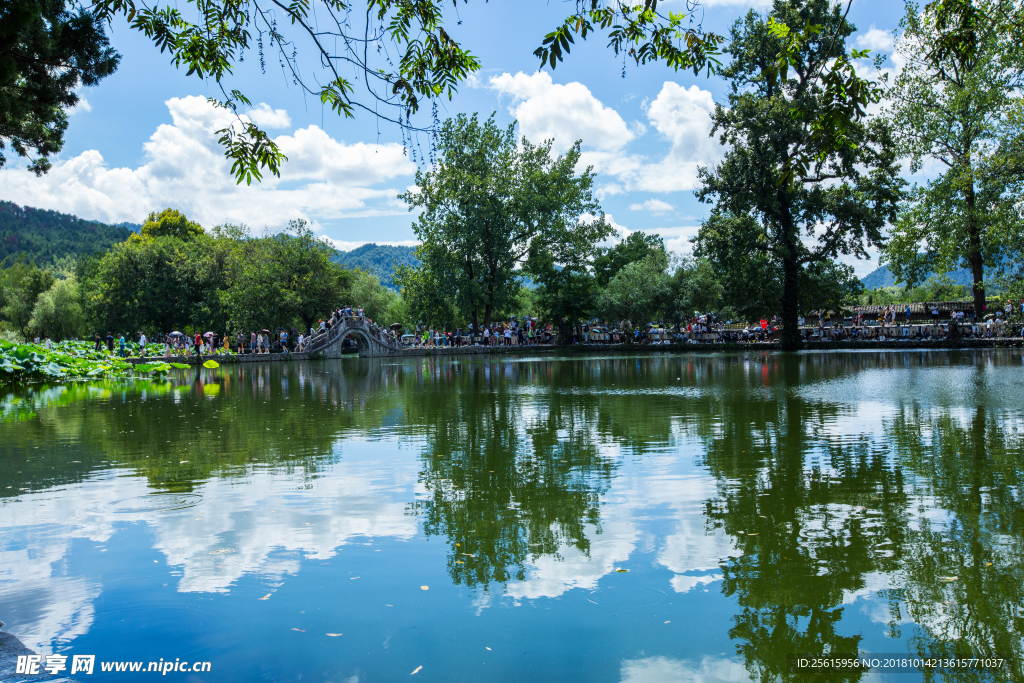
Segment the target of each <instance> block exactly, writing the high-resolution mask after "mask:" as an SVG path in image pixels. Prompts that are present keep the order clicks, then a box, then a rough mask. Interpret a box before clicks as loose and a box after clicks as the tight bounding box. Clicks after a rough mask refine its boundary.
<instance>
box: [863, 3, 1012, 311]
mask: <svg viewBox="0 0 1024 683" xmlns="http://www.w3.org/2000/svg"><path fill="white" fill-rule="evenodd" d="M986 4H987V3H980V5H981V6H985V5H986ZM989 9H990V10H991V9H992V7H989ZM944 11H945V12H946V13H945V14H944V13H943V12H944ZM950 11H953V6H952V4H950V3H947V4H946V6H944V7H936V6H928V7H926V8H924V9H922V8H920V7H918V5H917V4H915V3H913V2H908V3H907V12H906V16H905V17H904V19H903V21H902V23H901V28H902V29H903V35H902V36H901V38H900V42H899V44H898V46H897V49H898V51H899V53H900V54H901V55H902V57H903V59H904V60H905V61H906V65H905V66H904V68H903V69H902V70H901V72H900V73H899V74H898V75H897V77H896V79H895V81H894V83H893V87H892V89H891V91H890V99H891V103H892V104H891V107H890V114H891V118H892V121H893V127H894V131H895V133H896V137H897V139H898V141H899V143H900V146H901V151H902V152H903V153H904V154H906V155H907V156H908V157H909V158H910V161H911V170H913V171H919V170H921V168H922V165H923V163H924V162H925V161H934V162H937V164H938V165H939V167H940V169H942V170H941V172H940V173H939V174H938V175H937V176H936V177H934V178H933V179H931V180H930V181H928V182H927V183H925V184H924V185H921V186H917V187H915V188H914V190H913V192H912V193H911V195H910V197H909V199H908V201H907V202H906V203H905V204H904V205H903V206H902V207H901V210H900V213H899V217H898V220H897V221H896V223H895V225H894V227H893V230H891V233H890V235H891V239H890V242H889V244H888V247H887V248H886V250H885V252H884V254H883V258H884V260H885V261H887V262H888V263H889V264H890V267H891V269H892V271H893V272H894V273H895V275H896V277H897V279H899V280H903V281H906V282H907V284H908V285H909V286H914V285H916V284H917V283H919V282H921V281H923V280H924V279H925V278H926V277H927V276H928V274H929V273H932V272H938V273H945V272H948V271H953V270H956V269H957V268H959V267H961V266H966V267H968V268H969V269H970V270H971V273H972V276H973V295H974V305H975V308H976V310H978V311H981V310H982V309H983V306H984V303H985V286H984V271H985V268H986V267H993V266H999V265H1001V264H1002V263H1003V262H1004V260H1005V259H1006V258H1007V256H1008V255H1009V254H1011V253H1013V252H1014V251H1015V250H1014V249H1013V248H1012V244H1013V239H1012V237H1011V236H1012V235H1014V234H1020V232H1021V225H1022V221H1021V217H1020V211H1019V209H1018V208H1017V206H1016V204H1017V201H1018V198H1019V196H1020V194H1019V189H1020V187H1019V182H1020V181H1019V178H1020V177H1021V176H1020V170H1021V168H1022V167H1024V166H1022V165H1021V164H1020V162H1019V161H1017V160H1016V158H1017V153H1016V151H1015V150H1016V148H1017V146H1018V145H1017V144H1016V143H1015V142H1014V141H1015V140H1016V139H1019V134H1018V132H1017V126H1016V125H1015V122H1014V117H1013V111H1014V109H1015V108H1019V107H1020V106H1021V104H1022V103H1021V99H1020V87H1021V85H1022V84H1024V71H1022V69H1021V61H1020V56H1021V55H1020V47H1019V46H1018V45H1016V44H1015V42H1014V41H1015V37H1016V36H1017V35H1019V32H1018V31H1014V30H1012V26H1011V25H1010V24H1009V22H1008V21H1006V20H1005V19H1004V20H1002V21H1000V22H997V23H994V24H993V23H990V22H985V21H982V20H981V17H978V16H975V17H974V19H971V21H974V22H976V23H978V26H977V27H976V29H977V30H976V31H975V32H974V34H973V37H968V36H967V35H966V34H964V33H963V32H962V28H963V27H962V26H961V25H960V22H962V21H966V20H968V17H966V16H960V15H958V16H957V17H953V16H951V15H950V14H948V12H950ZM958 11H960V12H961V14H963V13H964V12H966V11H967V6H966V5H965V6H963V7H960V8H959V10H958Z"/></svg>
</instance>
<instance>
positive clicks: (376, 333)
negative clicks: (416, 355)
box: [306, 316, 401, 352]
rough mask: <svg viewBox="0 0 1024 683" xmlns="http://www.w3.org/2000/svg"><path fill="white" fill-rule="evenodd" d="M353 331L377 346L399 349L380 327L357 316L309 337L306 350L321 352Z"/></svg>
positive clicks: (344, 319) (396, 343)
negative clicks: (361, 334) (356, 331)
mask: <svg viewBox="0 0 1024 683" xmlns="http://www.w3.org/2000/svg"><path fill="white" fill-rule="evenodd" d="M353 330H359V331H360V332H362V333H363V334H365V335H366V336H367V337H369V338H370V339H372V340H373V341H375V342H377V343H378V344H383V345H384V346H387V347H388V348H391V349H399V348H401V345H400V344H399V343H398V342H397V341H396V340H394V339H392V338H391V337H389V336H387V335H385V334H384V332H383V330H382V329H381V328H380V327H377V326H376V325H370V324H367V322H366V318H364V317H359V316H346V317H344V318H342V319H341V320H339V321H338V322H337V323H335V325H334V326H333V327H329V328H327V329H326V330H324V331H322V332H317V333H316V334H314V335H313V336H311V337H310V338H309V341H307V342H306V350H307V351H309V352H316V351H322V350H323V349H325V348H327V347H328V346H330V345H331V344H333V343H334V342H335V341H338V340H339V339H340V338H342V337H344V336H345V335H347V334H348V333H349V332H351V331H353Z"/></svg>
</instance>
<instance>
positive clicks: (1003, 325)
mask: <svg viewBox="0 0 1024 683" xmlns="http://www.w3.org/2000/svg"><path fill="white" fill-rule="evenodd" d="M866 308H871V309H873V310H871V311H870V312H869V311H867V310H865V309H866ZM852 313H853V315H852V316H848V317H839V316H838V315H837V316H836V318H835V319H833V312H832V311H826V310H822V311H818V312H815V314H814V315H812V316H810V317H808V318H803V317H801V318H800V319H799V321H798V324H799V326H800V329H801V331H802V334H803V336H804V338H805V339H807V340H809V341H843V340H857V339H873V340H893V339H902V340H907V341H910V340H934V339H944V338H948V337H950V336H952V335H955V336H958V337H961V338H992V337H997V336H1007V335H1009V336H1024V329H1020V330H1018V329H1016V327H1017V326H1016V325H1014V324H1011V321H1013V320H1014V319H1019V320H1024V300H1021V301H1020V302H1012V301H1006V302H1004V304H1003V305H1002V306H1000V307H998V308H995V309H994V310H993V311H989V310H987V307H986V309H985V310H982V312H981V316H979V315H978V314H977V312H976V311H975V310H974V307H973V306H972V305H970V304H967V305H965V306H963V307H958V306H954V307H952V308H948V307H947V310H940V306H939V305H938V304H927V305H925V307H924V309H923V311H921V310H920V309H918V310H912V307H911V305H909V304H892V305H887V306H878V307H856V308H854V309H853V310H852ZM353 318H355V319H358V320H359V321H360V323H361V324H364V325H366V326H367V327H368V328H369V329H370V331H371V332H373V333H374V334H376V335H378V336H380V337H381V338H382V340H385V341H387V342H389V343H392V344H395V345H397V346H404V347H426V348H446V347H455V348H457V347H463V346H536V345H539V344H552V343H556V342H558V341H559V335H560V330H559V327H558V326H556V325H553V324H551V323H540V322H539V321H538V320H536V319H535V318H531V317H523V318H521V319H517V318H510V319H509V320H507V321H501V322H495V323H491V324H488V325H481V326H479V327H475V326H474V325H473V324H472V323H470V324H469V325H467V326H466V327H465V328H457V329H454V330H447V329H441V328H436V327H431V326H423V327H421V326H420V325H416V326H415V329H414V330H410V331H409V332H408V333H406V334H402V326H401V325H392V326H391V327H390V328H382V327H380V326H378V325H377V324H376V323H374V322H373V320H371V319H370V318H368V317H366V315H365V312H364V310H363V309H362V307H355V308H353V307H351V306H348V305H345V306H342V307H340V308H337V309H335V310H333V311H331V314H330V316H329V317H328V318H327V319H326V320H324V319H320V320H318V321H317V323H316V324H315V325H313V326H311V327H310V328H309V330H308V331H305V330H303V331H300V330H298V329H297V328H295V327H291V328H284V327H279V328H277V329H275V330H273V331H271V330H269V329H266V328H264V329H260V330H250V331H248V332H236V333H233V334H231V333H227V332H223V333H218V332H212V331H211V332H206V333H202V334H200V333H198V332H197V333H194V334H182V333H181V332H177V331H175V332H167V333H160V334H155V335H153V336H152V337H147V335H146V334H145V333H143V332H138V333H136V334H135V335H129V334H127V333H120V334H116V335H115V334H114V333H112V332H108V333H107V334H106V336H105V337H101V336H100V334H98V333H97V334H96V335H94V342H95V349H96V350H97V351H100V350H103V349H105V350H106V351H107V352H108V353H109V354H111V355H118V356H121V357H127V356H128V355H132V354H135V353H137V354H138V355H139V356H142V357H146V356H153V357H179V356H209V355H217V354H229V353H233V354H256V355H265V354H271V353H292V352H302V351H309V350H311V349H312V348H313V347H314V345H315V343H316V342H318V341H319V340H320V339H321V337H322V335H326V334H328V333H329V332H330V330H332V329H333V328H334V327H335V326H336V325H338V324H340V323H342V322H344V321H345V320H346V319H353ZM979 318H980V319H979ZM954 323H955V325H953V324H954ZM951 325H953V327H955V329H951ZM780 327H781V324H780V322H779V320H778V318H777V317H773V318H772V319H771V320H765V319H762V320H760V322H759V324H756V325H753V326H746V327H743V328H738V327H733V326H729V325H726V324H723V322H722V321H720V320H718V319H717V317H716V316H715V315H714V314H713V313H707V314H704V315H697V316H694V317H692V318H688V319H685V320H682V321H680V322H679V324H676V325H659V324H657V323H650V324H648V325H642V326H634V325H632V324H631V323H630V322H629V321H628V320H627V321H619V323H618V324H617V325H611V324H605V323H602V322H601V321H589V322H586V323H583V324H577V325H563V326H562V329H561V334H563V335H564V334H566V333H568V335H569V336H570V338H569V339H562V340H561V341H567V342H569V343H572V344H618V343H623V342H627V341H629V342H633V343H638V344H678V343H695V342H741V343H742V342H755V341H759V342H766V341H767V342H770V341H773V340H775V339H776V338H777V336H778V330H779V328H780ZM36 342H37V343H42V344H45V345H46V346H47V348H49V346H50V340H49V338H46V339H45V340H43V341H40V340H38V339H37V340H36Z"/></svg>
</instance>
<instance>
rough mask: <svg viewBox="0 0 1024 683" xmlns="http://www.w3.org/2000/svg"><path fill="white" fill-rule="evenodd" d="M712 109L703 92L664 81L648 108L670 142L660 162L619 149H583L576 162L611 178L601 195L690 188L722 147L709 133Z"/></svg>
mask: <svg viewBox="0 0 1024 683" xmlns="http://www.w3.org/2000/svg"><path fill="white" fill-rule="evenodd" d="M714 110H715V102H714V99H713V98H712V97H711V93H710V92H708V91H707V90H701V89H700V88H698V87H697V86H695V85H694V86H690V87H689V88H684V87H682V86H681V85H679V84H678V83H674V82H672V81H666V82H665V84H664V85H663V86H662V88H661V92H659V93H658V96H657V97H656V98H655V99H654V101H653V102H651V103H650V104H649V105H648V106H647V118H648V119H649V120H650V122H651V124H652V125H653V126H654V128H655V130H656V131H657V132H658V133H659V134H660V135H661V136H662V137H663V138H667V139H668V141H669V143H670V147H669V150H668V153H667V154H666V155H665V156H664V157H663V158H662V159H661V160H660V161H655V162H652V161H651V160H649V159H647V158H645V157H643V156H640V155H635V154H627V153H624V152H622V151H621V150H596V151H590V150H588V151H585V152H584V153H583V157H582V159H581V164H585V165H592V166H593V167H594V170H595V171H596V172H598V173H600V174H607V175H612V176H615V178H616V180H617V181H618V182H617V184H616V185H612V186H602V187H600V188H599V189H598V192H599V195H600V196H609V195H611V194H617V192H616V191H615V190H616V189H622V190H626V191H630V190H632V191H643V192H679V191H685V190H692V189H693V188H695V187H697V168H698V167H700V166H710V165H713V164H715V163H717V162H718V161H719V160H720V159H721V158H722V152H723V147H722V146H721V145H720V144H719V143H718V141H717V140H716V139H715V138H712V137H711V135H710V134H711V127H712V126H711V114H712V112H714Z"/></svg>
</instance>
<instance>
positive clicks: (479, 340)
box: [391, 317, 557, 348]
mask: <svg viewBox="0 0 1024 683" xmlns="http://www.w3.org/2000/svg"><path fill="white" fill-rule="evenodd" d="M556 334H557V333H554V332H552V325H551V324H550V323H549V324H547V325H539V324H538V323H537V321H536V320H535V319H533V318H529V317H525V318H523V319H522V320H519V319H516V318H510V319H509V320H508V321H503V322H495V323H491V324H490V325H480V326H479V327H477V326H474V324H473V323H469V324H468V325H467V326H466V327H465V328H461V327H460V328H457V329H454V330H446V329H440V328H434V327H429V326H423V327H422V328H421V326H420V325H416V327H415V330H414V331H412V332H409V333H408V334H404V335H400V336H399V335H398V333H397V331H396V330H393V331H391V335H392V337H393V338H395V339H397V340H398V341H399V343H400V344H401V345H402V346H413V347H427V348H444V347H460V346H536V345H538V344H550V343H551V342H552V340H553V339H554V337H555V336H556Z"/></svg>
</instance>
